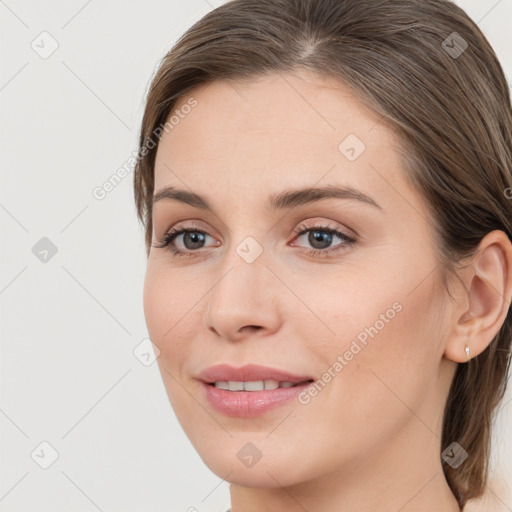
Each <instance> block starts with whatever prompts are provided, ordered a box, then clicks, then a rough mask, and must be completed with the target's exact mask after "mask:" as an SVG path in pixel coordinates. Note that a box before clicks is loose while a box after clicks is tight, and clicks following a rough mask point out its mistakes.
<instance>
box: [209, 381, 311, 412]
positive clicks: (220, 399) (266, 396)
mask: <svg viewBox="0 0 512 512" xmlns="http://www.w3.org/2000/svg"><path fill="white" fill-rule="evenodd" d="M310 384H311V382H308V383H307V384H301V385H299V386H293V387H291V388H277V389H267V390H262V391H227V390H225V389H221V388H216V387H215V386H213V385H211V384H207V383H205V382H203V383H202V385H203V388H204V390H205V393H206V398H207V399H208V401H209V402H210V404H211V406H212V407H213V408H214V409H215V410H216V411H219V412H221V413H223V414H226V415H227V416H235V417H239V418H252V417H254V416H259V415H261V414H263V413H265V412H267V411H270V410H272V409H275V408H276V407H279V406H281V405H284V404H285V403H287V402H289V401H290V400H292V399H293V398H295V397H296V396H297V395H298V394H299V393H300V392H301V391H303V390H304V389H306V388H307V387H308V386H309V385H310Z"/></svg>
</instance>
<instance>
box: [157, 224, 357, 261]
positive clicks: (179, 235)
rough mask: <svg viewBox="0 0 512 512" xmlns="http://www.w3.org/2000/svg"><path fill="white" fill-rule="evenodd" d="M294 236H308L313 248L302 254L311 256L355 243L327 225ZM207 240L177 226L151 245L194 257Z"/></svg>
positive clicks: (303, 227)
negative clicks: (334, 243)
mask: <svg viewBox="0 0 512 512" xmlns="http://www.w3.org/2000/svg"><path fill="white" fill-rule="evenodd" d="M294 234H295V235H296V237H295V239H299V238H301V237H303V236H304V235H306V234H308V236H307V237H306V238H307V243H309V244H311V246H312V247H313V248H312V249H306V248H303V251H302V252H304V253H306V254H308V255H311V256H321V257H324V256H326V255H330V254H331V253H334V252H339V251H343V250H346V249H348V248H349V247H351V246H353V245H354V244H355V243H356V239H355V238H353V237H351V236H349V235H347V234H345V233H344V232H343V231H340V230H339V229H337V228H336V227H332V226H329V225H317V226H307V225H305V224H302V225H301V226H299V227H297V228H296V229H295V230H294ZM207 238H212V239H213V237H211V236H210V235H209V234H208V233H207V232H206V231H204V230H202V229H199V228H194V227H189V228H186V227H184V226H183V225H178V226H176V227H175V228H172V229H171V230H169V231H168V232H167V233H165V234H164V236H163V237H162V239H161V240H160V241H159V243H158V244H155V245H153V247H155V248H158V249H162V248H166V247H168V248H169V249H168V250H169V251H171V253H172V254H173V255H174V256H196V255H199V254H200V253H201V251H199V250H198V249H203V248H204V247H205V242H206V240H207ZM336 239H338V240H340V241H341V243H338V244H337V245H334V246H333V245H332V244H333V242H335V241H336ZM177 242H178V243H177ZM219 245H220V244H219V242H218V241H216V243H215V244H214V245H213V246H214V247H217V246H219Z"/></svg>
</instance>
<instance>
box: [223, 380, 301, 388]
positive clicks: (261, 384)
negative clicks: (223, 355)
mask: <svg viewBox="0 0 512 512" xmlns="http://www.w3.org/2000/svg"><path fill="white" fill-rule="evenodd" d="M214 385H215V387H216V388H220V389H226V390H228V391H262V390H264V389H277V388H291V387H292V386H295V384H294V383H293V382H278V381H277V380H256V381H247V382H241V381H234V380H230V381H219V382H215V384H214Z"/></svg>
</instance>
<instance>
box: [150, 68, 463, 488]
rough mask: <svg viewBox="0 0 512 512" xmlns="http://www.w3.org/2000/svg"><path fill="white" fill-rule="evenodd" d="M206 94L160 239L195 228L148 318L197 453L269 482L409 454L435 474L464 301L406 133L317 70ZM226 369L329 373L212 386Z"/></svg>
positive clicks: (161, 275)
mask: <svg viewBox="0 0 512 512" xmlns="http://www.w3.org/2000/svg"><path fill="white" fill-rule="evenodd" d="M191 96H192V98H193V99H190V97H186V98H182V99H181V100H180V102H179V103H178V104H177V105H176V106H175V108H174V110H173V113H174V114H175V115H176V117H175V118H174V120H173V122H172V123H171V124H169V125H168V127H169V126H170V127H171V128H170V129H168V130H167V132H165V131H164V133H163V136H162V138H161V140H160V143H159V147H158V151H157V157H156V164H155V195H156V194H158V193H159V192H162V191H163V189H165V188H167V187H172V189H173V191H174V192H177V191H179V192H180V194H177V195H175V196H173V195H172V194H171V193H170V189H168V190H167V193H166V194H160V196H163V197H161V198H160V199H159V200H157V201H156V202H155V203H154V206H153V244H154V245H161V244H160V242H161V240H162V239H163V238H164V237H165V235H166V233H168V232H169V230H171V229H173V228H174V229H177V230H180V229H186V230H189V232H188V233H183V232H182V233H181V234H178V235H177V236H175V237H174V238H172V237H171V242H170V244H169V245H168V246H167V247H160V248H156V247H154V246H153V247H152V248H151V252H150V254H149V259H148V265H147V273H146V280H145V287H144V310H145V317H146V321H147V326H148V331H149V335H150V337H151V340H152V341H153V343H154V344H155V345H156V346H157V347H158V348H159V350H160V352H161V353H160V356H159V358H158V364H159V367H160V371H161V374H162V378H163V382H164V384H165V387H166V390H167V393H168V396H169V399H170V402H171V404H172V406H173V408H174V411H175V413H176V415H177V418H178V420H179V422H180V424H181V425H182V427H183V429H184V431H185V432H186V434H187V436H188V437H189V439H190V441H191V442H192V443H193V445H194V446H195V448H196V449H197V451H198V453H199V455H200V456H201V457H202V459H203V460H204V462H205V463H206V464H207V466H208V467H209V468H210V469H211V470H212V471H213V472H215V473H216V474H217V475H219V476H221V477H222V478H227V480H228V481H230V482H234V483H238V484H241V485H247V486H267V487H277V486H278V485H292V484H294V483H298V482H303V481H305V480H310V479H315V478H319V477H322V476H327V475H328V474H333V473H334V472H335V471H338V472H340V471H342V472H343V473H344V474H345V476H346V477H347V478H350V475H353V474H356V473H355V469H356V468H357V470H358V471H359V470H363V468H365V469H364V470H368V471H370V468H371V467H374V468H378V467H379V463H383V462H384V461H385V462H386V464H390V463H393V460H392V459H397V460H396V462H397V463H398V462H399V459H400V462H404V460H403V459H404V458H406V459H409V458H410V459H411V460H414V461H415V464H416V463H417V462H418V457H421V458H423V459H424V463H425V467H428V465H429V464H434V463H435V464H438V462H439V452H438V451H437V449H436V448H437V447H438V445H439V437H438V435H439V434H440V427H441V421H442V409H443V406H444V400H445V399H446V396H447V392H448V386H449V383H450V380H451V377H452V376H453V367H454V365H453V363H451V362H449V361H447V360H446V359H445V358H444V357H443V352H444V344H445V342H446V337H447V336H448V335H449V329H448V328H449V325H448V323H449V318H450V307H451V306H450V303H449V301H445V291H444V290H443V288H442V286H441V282H440V278H439V272H438V271H439V267H438V262H437V260H436V258H435V253H434V242H433V232H432V226H431V225H430V223H429V222H428V220H427V218H428V217H427V211H426V207H425V203H424V202H423V200H422V198H421V197H420V196H419V195H418V194H417V193H416V192H415V191H414V190H413V189H412V188H411V187H410V186H409V185H408V184H407V182H406V180H405V175H404V172H405V171H404V169H403V168H402V165H401V163H400V160H399V157H398V154H397V152H396V148H397V139H396V138H395V137H396V135H394V133H393V132H392V131H391V129H390V128H389V126H386V124H385V122H384V121H383V120H382V119H380V118H379V116H377V115H375V114H373V113H372V112H371V111H369V110H368V109H367V108H366V107H365V106H364V105H363V104H362V103H360V102H359V101H358V100H357V99H356V98H355V97H354V96H353V95H352V94H351V92H350V90H349V89H348V88H347V87H346V86H344V85H343V84H340V83H337V82H333V81H327V80H325V79H321V78H319V77H315V76H313V75H306V74H302V75H301V76H300V77H299V76H298V75H296V76H292V75H290V74H288V75H272V76H267V77H266V78H260V79H257V80H253V81H251V82H250V83H249V82H247V83H243V84H242V83H239V84H237V85H236V86H233V85H230V84H228V83H225V82H214V83H211V84H210V85H208V86H202V87H200V88H196V89H195V90H194V91H192V93H191ZM187 104H188V105H192V106H190V107H187V106H186V105H187ZM184 106H185V107H184ZM176 110H177V111H178V112H177V113H176V112H175V111H176ZM305 189H314V190H317V189H318V190H319V191H320V192H318V193H317V194H315V193H314V192H308V193H302V192H301V193H298V192H297V191H303V190H305ZM335 189H340V190H341V189H348V190H349V191H350V192H351V193H348V192H342V191H341V192H340V191H338V192H336V193H335V192H334V190H335ZM329 190H331V193H329ZM181 192H182V193H181ZM189 194H196V195H197V196H200V198H201V199H200V200H199V199H198V198H196V197H195V196H194V197H192V196H189ZM357 194H360V196H359V197H358V196H357ZM165 196H167V197H165ZM206 204H207V205H208V206H209V208H206V207H205V205H206ZM198 230H199V232H198ZM330 230H335V231H337V232H338V233H333V232H332V231H330ZM299 232H302V234H299ZM168 241H169V240H168ZM174 251H179V252H180V253H179V254H174ZM220 364H225V365H229V366H231V367H234V368H235V369H238V368H240V367H243V366H245V365H249V364H252V365H260V366H265V367H270V368H271V369H274V370H281V371H283V372H288V373H290V374H292V375H294V376H296V379H295V380H297V381H300V380H302V379H312V380H314V381H315V382H313V383H311V382H310V383H309V384H305V385H301V386H294V387H293V388H284V389H282V388H281V387H280V388H279V389H278V390H271V389H268V390H266V391H249V390H248V391H230V390H224V389H220V388H218V387H215V386H213V385H211V384H207V383H205V382H203V380H201V379H206V377H205V374H204V373H202V372H205V370H206V369H208V368H210V367H212V366H214V365H220ZM244 376H245V378H244ZM272 376H274V377H276V378H275V379H272ZM210 377H211V378H210V379H209V380H216V381H226V380H233V381H254V380H256V381H262V380H269V381H271V380H277V381H280V382H283V381H286V380H287V378H286V376H279V375H277V376H275V375H274V374H273V373H272V371H271V370H269V373H266V374H264V373H258V372H256V374H251V373H245V374H240V375H239V376H238V377H239V378H232V379H229V377H230V375H229V374H228V375H227V376H226V375H223V374H217V375H213V377H212V376H211V375H210ZM235 377H237V375H235ZM257 377H260V378H257ZM207 380H208V379H207ZM292 380H293V379H291V378H290V381H292ZM258 385H259V384H256V385H255V386H256V387H257V386H258ZM274 385H275V384H274ZM231 386H232V389H237V386H240V384H237V383H232V384H231ZM242 386H243V384H242ZM285 386H286V384H285ZM248 387H249V385H248ZM267 387H269V388H271V387H272V383H270V384H269V383H267ZM315 389H316V392H315ZM252 393H254V394H252ZM213 395H215V396H217V398H216V399H212V400H210V398H211V397H212V396H213ZM270 403H272V404H273V405H269V404H270ZM426 447H428V450H426ZM426 453H427V454H431V455H426ZM425 457H431V458H428V459H426V458H425ZM405 465H407V464H405ZM338 474H339V473H338ZM227 475H228V476H227Z"/></svg>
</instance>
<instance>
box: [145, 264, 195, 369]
mask: <svg viewBox="0 0 512 512" xmlns="http://www.w3.org/2000/svg"><path fill="white" fill-rule="evenodd" d="M201 296H202V293H201V290H198V289H197V286H196V285H190V283H188V284H187V279H186V278H184V277H183V275H180V274H179V273H176V272H172V271H169V270H168V269H165V268H159V266H158V265H157V264H152V263H150V264H148V267H147V270H146V275H145V280H144V297H143V302H144V316H145V319H146V325H147V328H148V332H149V336H150V338H151V341H152V342H153V343H154V344H155V345H156V346H157V347H158V348H159V349H160V357H159V358H158V361H159V363H163V364H165V366H166V367H167V368H169V371H171V370H173V371H175V370H176V367H177V366H181V362H182V361H183V359H184V358H185V357H186V353H187V350H190V348H189V347H190V343H189V339H190V337H191V334H190V329H191V326H192V325H196V326H197V322H201V319H200V317H199V314H198V309H197V308H199V307H200V304H197V305H196V303H197V301H198V300H199V298H200V297H201Z"/></svg>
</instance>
